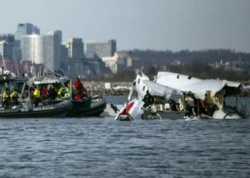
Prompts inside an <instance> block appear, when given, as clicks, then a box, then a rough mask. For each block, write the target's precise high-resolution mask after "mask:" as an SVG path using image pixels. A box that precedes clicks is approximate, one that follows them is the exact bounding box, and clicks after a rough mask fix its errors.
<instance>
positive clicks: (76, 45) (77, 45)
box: [66, 38, 84, 59]
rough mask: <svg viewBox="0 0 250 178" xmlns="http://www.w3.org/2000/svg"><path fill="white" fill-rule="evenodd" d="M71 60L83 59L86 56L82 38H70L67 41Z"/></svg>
mask: <svg viewBox="0 0 250 178" xmlns="http://www.w3.org/2000/svg"><path fill="white" fill-rule="evenodd" d="M66 47H67V48H68V58H69V59H81V58H82V57H83V54H84V52H83V51H84V50H83V48H84V46H83V42H82V39H81V38H68V39H67V41H66Z"/></svg>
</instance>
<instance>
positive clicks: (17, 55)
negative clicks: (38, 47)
mask: <svg viewBox="0 0 250 178" xmlns="http://www.w3.org/2000/svg"><path fill="white" fill-rule="evenodd" d="M31 34H37V35H39V34H40V29H39V28H38V27H37V26H35V25H33V24H31V23H19V24H17V30H16V32H15V44H14V46H13V50H12V60H15V61H19V60H21V59H22V56H21V54H22V52H21V48H22V43H21V39H22V37H23V36H25V35H31Z"/></svg>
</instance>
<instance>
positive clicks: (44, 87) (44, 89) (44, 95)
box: [41, 86, 49, 100]
mask: <svg viewBox="0 0 250 178" xmlns="http://www.w3.org/2000/svg"><path fill="white" fill-rule="evenodd" d="M48 92H49V91H48V89H47V88H46V86H43V88H42V90H41V95H42V98H43V99H44V100H45V99H46V98H47V96H48Z"/></svg>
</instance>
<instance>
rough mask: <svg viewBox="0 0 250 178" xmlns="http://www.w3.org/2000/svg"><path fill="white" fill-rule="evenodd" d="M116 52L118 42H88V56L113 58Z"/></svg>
mask: <svg viewBox="0 0 250 178" xmlns="http://www.w3.org/2000/svg"><path fill="white" fill-rule="evenodd" d="M115 52H116V40H108V41H87V42H86V54H87V56H94V55H97V56H98V57H99V58H103V57H111V56H113V55H114V53H115Z"/></svg>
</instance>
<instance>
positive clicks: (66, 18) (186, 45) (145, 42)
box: [0, 0, 250, 52]
mask: <svg viewBox="0 0 250 178" xmlns="http://www.w3.org/2000/svg"><path fill="white" fill-rule="evenodd" d="M41 2H42V3H41ZM13 4H14V5H15V6H14V5H13ZM33 4H34V6H33V7H34V8H31V6H32V5H33ZM12 6H13V7H12ZM6 7H8V8H10V7H11V9H12V12H15V13H14V14H11V13H9V11H8V8H6ZM58 7H60V8H58ZM248 7H250V1H248V0H238V1H234V0H210V1H206V0H199V1H198V0H189V1H185V0H179V1H176V0H169V1H166V0H156V1H153V0H136V1H132V0H126V1H117V0H107V1H105V3H104V2H103V1H101V0H91V1H87V0H83V1H76V0H73V1H67V0H60V1H59V0H53V1H49V0H44V1H39V0H32V1H31V0H20V1H15V0H3V1H2V2H1V6H0V11H1V12H2V14H8V18H6V17H7V16H0V20H1V22H2V24H4V25H3V26H2V27H1V30H0V33H10V32H13V33H14V32H15V29H16V24H17V23H33V24H36V25H37V26H38V27H39V28H40V29H41V34H44V33H46V32H48V31H50V30H56V29H60V30H62V32H63V41H65V40H66V38H70V37H72V38H82V39H83V41H88V40H102V39H116V40H117V41H118V42H119V45H118V46H117V49H118V50H130V49H135V48H136V49H155V50H166V49H168V50H173V51H179V50H182V49H189V50H201V49H216V48H226V49H228V48H230V49H235V50H237V51H243V52H244V51H245V52H250V48H249V46H250V33H249V32H250V24H249V23H248V17H249V16H250V11H249V10H248ZM31 14H32V15H31Z"/></svg>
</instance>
